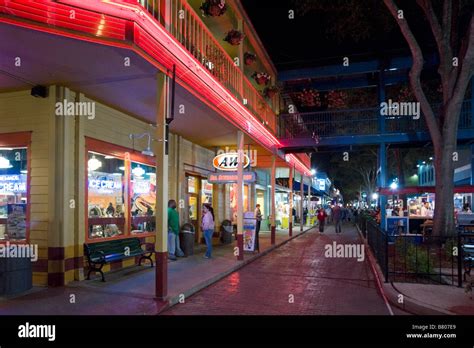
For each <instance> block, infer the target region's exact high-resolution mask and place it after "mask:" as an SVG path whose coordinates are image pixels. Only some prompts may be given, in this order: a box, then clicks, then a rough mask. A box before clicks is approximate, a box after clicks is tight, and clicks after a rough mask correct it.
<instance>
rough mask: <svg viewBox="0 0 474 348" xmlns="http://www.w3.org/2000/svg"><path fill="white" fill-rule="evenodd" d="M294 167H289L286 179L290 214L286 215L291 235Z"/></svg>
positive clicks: (290, 234)
mask: <svg viewBox="0 0 474 348" xmlns="http://www.w3.org/2000/svg"><path fill="white" fill-rule="evenodd" d="M294 172H295V167H292V168H290V177H289V179H288V186H289V188H290V209H289V210H290V214H289V216H288V230H289V231H288V234H289V236H290V237H291V236H292V235H293V175H294Z"/></svg>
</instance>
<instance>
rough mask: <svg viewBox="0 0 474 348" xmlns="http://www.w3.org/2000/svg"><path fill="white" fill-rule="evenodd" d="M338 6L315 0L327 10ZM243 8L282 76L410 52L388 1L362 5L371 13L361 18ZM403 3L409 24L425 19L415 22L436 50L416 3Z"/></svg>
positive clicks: (249, 2) (295, 3) (257, 4)
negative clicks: (285, 72)
mask: <svg viewBox="0 0 474 348" xmlns="http://www.w3.org/2000/svg"><path fill="white" fill-rule="evenodd" d="M335 1H337V0H314V2H315V3H316V2H317V3H318V4H321V5H323V7H324V4H325V3H334V2H335ZM339 2H340V3H343V2H344V1H339ZM242 3H243V5H244V8H245V10H246V11H247V13H248V15H249V17H250V19H251V21H252V23H253V25H254V27H255V29H256V31H257V33H258V35H259V36H260V38H261V40H262V42H263V44H264V46H265V48H266V50H267V51H268V53H269V54H270V57H271V58H272V60H273V62H274V64H275V65H276V67H277V69H278V70H279V71H281V70H287V69H295V68H301V67H312V66H321V65H327V64H334V63H339V62H340V61H341V57H342V56H350V57H351V60H353V61H357V60H365V59H371V58H377V57H383V56H387V55H388V56H391V55H395V56H398V55H405V56H406V55H409V53H410V52H409V50H408V46H407V45H406V43H405V41H404V39H403V37H402V35H401V34H400V30H399V28H398V26H396V23H395V21H394V19H393V18H392V17H391V15H390V13H389V12H388V10H387V9H386V8H385V5H384V4H383V2H382V0H360V3H363V4H364V5H367V10H365V9H364V10H363V11H359V12H356V13H357V14H356V15H354V14H353V13H352V11H351V10H350V9H349V8H348V7H342V9H341V10H337V9H336V10H334V9H332V10H325V9H315V10H313V11H309V12H307V13H306V14H302V13H301V12H300V11H298V8H301V3H302V1H300V0H277V1H275V0H258V1H256V0H242ZM398 4H399V5H400V7H402V6H403V8H404V11H405V13H406V16H407V17H406V18H408V19H409V20H410V19H416V18H418V17H419V18H420V20H418V21H417V20H415V23H417V27H416V28H413V30H414V31H415V33H416V34H418V35H421V36H420V37H422V38H423V40H421V41H422V42H423V46H424V48H425V50H429V51H431V50H432V49H433V45H432V43H433V41H432V39H431V36H430V32H429V28H428V26H427V23H425V21H424V19H423V17H422V16H421V15H420V10H419V8H418V6H417V5H416V3H415V1H413V0H404V1H398ZM290 9H295V18H294V19H289V18H288V11H289V10H290ZM412 23H413V21H412ZM357 26H361V27H360V28H359V29H363V28H368V35H366V37H363V38H360V39H357V40H356V39H354V37H353V35H352V34H351V32H357V31H358V30H359V29H358V28H357ZM420 29H421V30H420ZM423 29H424V30H423ZM426 29H428V30H426ZM359 32H360V30H359Z"/></svg>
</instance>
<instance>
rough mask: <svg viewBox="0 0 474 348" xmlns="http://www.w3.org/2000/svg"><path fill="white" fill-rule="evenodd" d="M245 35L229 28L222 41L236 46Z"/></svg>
mask: <svg viewBox="0 0 474 348" xmlns="http://www.w3.org/2000/svg"><path fill="white" fill-rule="evenodd" d="M244 37H245V35H244V34H243V33H242V32H241V31H238V30H236V29H232V30H230V31H229V32H228V33H227V35H226V37H225V38H224V41H227V42H228V43H230V44H231V45H232V46H238V45H240V43H241V42H242V40H243V39H244Z"/></svg>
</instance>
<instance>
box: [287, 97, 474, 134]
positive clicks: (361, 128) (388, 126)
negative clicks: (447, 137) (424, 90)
mask: <svg viewBox="0 0 474 348" xmlns="http://www.w3.org/2000/svg"><path fill="white" fill-rule="evenodd" d="M472 102H474V101H472V100H465V101H464V102H463V105H462V109H461V115H460V117H459V129H470V128H474V121H473V117H472V110H473V108H472ZM433 109H434V111H435V112H438V109H439V106H436V105H434V106H433ZM379 117H380V116H379V108H378V107H376V108H366V109H348V110H332V111H318V112H307V113H294V114H286V115H280V122H281V124H280V131H281V134H280V138H283V139H293V138H306V137H314V136H318V137H334V136H346V135H371V134H379V133H380V128H379V127H380V124H379ZM424 131H428V128H427V126H426V123H425V120H424V117H423V115H420V117H419V118H414V117H412V116H385V131H384V132H383V133H386V134H387V133H414V132H424Z"/></svg>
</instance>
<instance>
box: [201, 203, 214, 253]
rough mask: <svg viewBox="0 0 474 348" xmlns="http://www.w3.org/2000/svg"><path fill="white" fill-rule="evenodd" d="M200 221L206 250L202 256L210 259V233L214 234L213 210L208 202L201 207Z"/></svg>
mask: <svg viewBox="0 0 474 348" xmlns="http://www.w3.org/2000/svg"><path fill="white" fill-rule="evenodd" d="M202 212H203V216H202V222H201V228H202V231H203V233H204V240H205V241H206V246H207V250H206V253H205V254H204V258H206V259H210V258H211V257H212V235H213V234H214V210H213V209H212V207H211V206H210V205H209V204H204V205H203V207H202Z"/></svg>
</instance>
